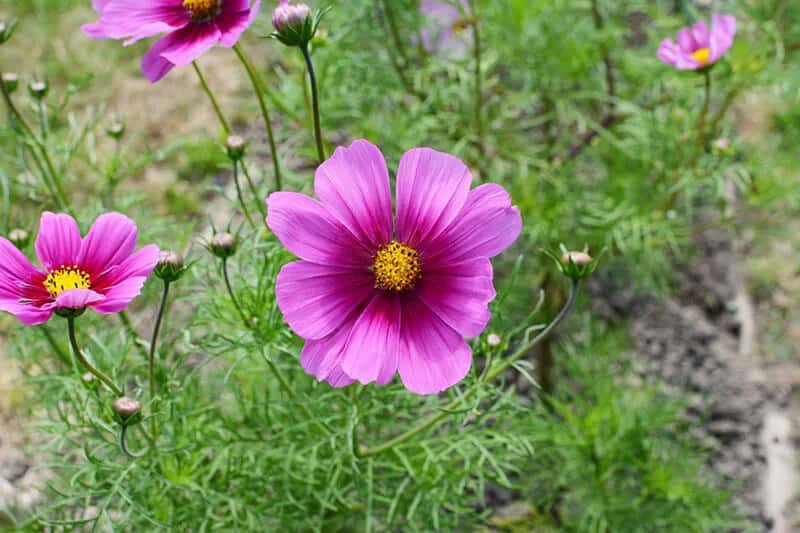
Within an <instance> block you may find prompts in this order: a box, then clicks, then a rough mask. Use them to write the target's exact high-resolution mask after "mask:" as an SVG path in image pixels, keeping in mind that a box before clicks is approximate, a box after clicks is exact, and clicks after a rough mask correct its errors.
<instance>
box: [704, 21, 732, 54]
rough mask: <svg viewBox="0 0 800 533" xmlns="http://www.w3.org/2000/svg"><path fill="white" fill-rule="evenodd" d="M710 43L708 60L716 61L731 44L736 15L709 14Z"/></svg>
mask: <svg viewBox="0 0 800 533" xmlns="http://www.w3.org/2000/svg"><path fill="white" fill-rule="evenodd" d="M711 20H712V23H711V39H710V40H711V43H710V45H709V51H710V54H709V62H710V63H713V62H715V61H718V60H719V59H720V58H721V57H722V56H723V55H725V52H727V51H728V50H730V48H731V46H733V39H734V36H735V35H736V17H733V16H731V15H726V16H720V15H716V14H715V15H711Z"/></svg>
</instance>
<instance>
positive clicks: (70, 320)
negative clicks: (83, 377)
mask: <svg viewBox="0 0 800 533" xmlns="http://www.w3.org/2000/svg"><path fill="white" fill-rule="evenodd" d="M67 330H68V332H69V342H70V344H71V345H72V353H73V354H75V359H77V360H78V361H79V362H80V363H81V364H82V365H83V367H84V368H85V369H86V370H88V371H89V372H91V373H92V374H93V375H94V376H95V377H96V378H97V379H99V380H100V381H102V382H103V383H105V384H106V386H107V387H108V388H109V389H111V390H112V391H113V392H114V394H116V395H117V396H122V389H120V388H119V387H117V385H116V384H115V383H114V382H113V381H112V380H111V378H110V377H108V376H107V375H105V374H104V373H103V372H101V371H100V370H98V369H97V368H95V367H94V366H92V364H91V363H90V362H89V361H88V360H87V359H86V357H84V355H83V353H82V352H81V349H80V348H78V341H77V340H76V339H75V317H67Z"/></svg>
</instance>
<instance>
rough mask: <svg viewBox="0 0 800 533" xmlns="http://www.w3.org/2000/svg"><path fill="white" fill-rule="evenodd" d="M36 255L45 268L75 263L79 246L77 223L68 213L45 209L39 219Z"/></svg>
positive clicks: (53, 268) (52, 268)
mask: <svg viewBox="0 0 800 533" xmlns="http://www.w3.org/2000/svg"><path fill="white" fill-rule="evenodd" d="M35 248H36V255H37V256H38V257H39V262H40V263H41V264H42V266H44V267H45V268H46V269H47V270H55V269H57V268H60V267H62V266H73V265H75V264H77V260H78V256H79V252H80V248H81V232H80V230H79V229H78V223H77V222H75V219H74V218H72V217H71V216H69V215H66V214H63V213H59V214H56V213H50V212H47V211H45V212H44V213H42V217H41V219H40V221H39V235H38V236H37V237H36V245H35Z"/></svg>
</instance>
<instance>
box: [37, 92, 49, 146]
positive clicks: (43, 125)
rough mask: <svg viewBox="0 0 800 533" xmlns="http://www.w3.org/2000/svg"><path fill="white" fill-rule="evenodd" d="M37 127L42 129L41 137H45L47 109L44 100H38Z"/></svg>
mask: <svg viewBox="0 0 800 533" xmlns="http://www.w3.org/2000/svg"><path fill="white" fill-rule="evenodd" d="M38 107H39V128H40V129H41V131H42V139H47V109H46V108H45V105H44V100H39V104H38Z"/></svg>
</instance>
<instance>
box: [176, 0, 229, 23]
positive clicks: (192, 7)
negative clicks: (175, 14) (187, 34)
mask: <svg viewBox="0 0 800 533" xmlns="http://www.w3.org/2000/svg"><path fill="white" fill-rule="evenodd" d="M183 7H184V9H186V10H187V11H189V13H191V14H192V19H193V20H195V21H198V22H204V21H207V20H211V19H212V18H214V17H216V16H217V15H219V11H220V0H183Z"/></svg>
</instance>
